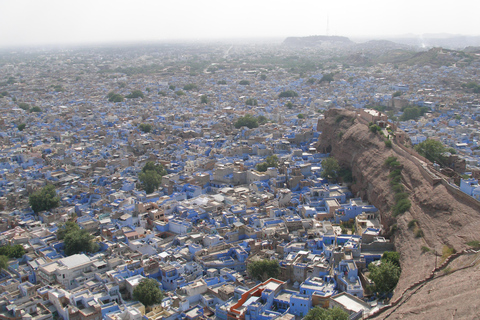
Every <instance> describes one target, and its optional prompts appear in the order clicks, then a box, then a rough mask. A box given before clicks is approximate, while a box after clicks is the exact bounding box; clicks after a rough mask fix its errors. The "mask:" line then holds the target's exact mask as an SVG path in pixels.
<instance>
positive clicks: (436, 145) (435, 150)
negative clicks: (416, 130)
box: [414, 139, 447, 164]
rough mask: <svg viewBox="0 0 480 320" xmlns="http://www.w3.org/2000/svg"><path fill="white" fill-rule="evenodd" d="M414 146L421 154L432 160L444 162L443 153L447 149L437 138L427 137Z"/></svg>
mask: <svg viewBox="0 0 480 320" xmlns="http://www.w3.org/2000/svg"><path fill="white" fill-rule="evenodd" d="M414 148H415V150H416V151H417V152H418V153H419V154H420V155H421V156H424V157H425V158H427V159H428V160H430V161H432V162H438V163H440V164H444V163H445V160H446V159H445V157H444V155H443V154H444V153H445V152H446V151H447V150H446V148H445V146H444V145H443V143H441V142H440V141H438V140H432V139H427V140H425V141H423V142H420V143H419V144H417V145H416V146H415V147H414Z"/></svg>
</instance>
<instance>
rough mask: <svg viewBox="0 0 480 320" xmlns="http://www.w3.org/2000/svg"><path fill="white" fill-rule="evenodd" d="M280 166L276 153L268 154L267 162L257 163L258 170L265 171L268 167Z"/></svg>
mask: <svg viewBox="0 0 480 320" xmlns="http://www.w3.org/2000/svg"><path fill="white" fill-rule="evenodd" d="M272 167H275V168H277V167H278V157H277V156H276V155H271V156H268V157H267V159H265V162H262V163H259V164H257V171H260V172H265V171H267V169H268V168H272Z"/></svg>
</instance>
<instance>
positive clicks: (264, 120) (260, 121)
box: [257, 116, 268, 125]
mask: <svg viewBox="0 0 480 320" xmlns="http://www.w3.org/2000/svg"><path fill="white" fill-rule="evenodd" d="M257 121H258V124H259V125H262V124H265V123H267V122H268V118H267V117H265V116H258V117H257Z"/></svg>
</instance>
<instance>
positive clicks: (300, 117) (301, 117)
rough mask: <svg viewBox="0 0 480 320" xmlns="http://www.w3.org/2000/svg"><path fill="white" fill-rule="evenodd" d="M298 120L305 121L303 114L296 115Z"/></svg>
mask: <svg viewBox="0 0 480 320" xmlns="http://www.w3.org/2000/svg"><path fill="white" fill-rule="evenodd" d="M297 118H298V119H305V115H304V114H303V113H299V114H297Z"/></svg>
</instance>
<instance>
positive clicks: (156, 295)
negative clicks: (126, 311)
mask: <svg viewBox="0 0 480 320" xmlns="http://www.w3.org/2000/svg"><path fill="white" fill-rule="evenodd" d="M133 299H135V300H138V301H140V302H141V303H142V304H143V305H144V306H146V307H148V306H152V305H155V304H159V303H161V302H162V300H163V292H162V290H160V287H159V284H158V281H157V280H155V279H152V278H144V279H142V281H140V283H139V284H138V285H137V286H136V287H135V289H133Z"/></svg>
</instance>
